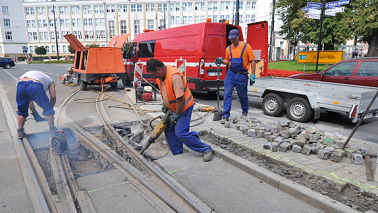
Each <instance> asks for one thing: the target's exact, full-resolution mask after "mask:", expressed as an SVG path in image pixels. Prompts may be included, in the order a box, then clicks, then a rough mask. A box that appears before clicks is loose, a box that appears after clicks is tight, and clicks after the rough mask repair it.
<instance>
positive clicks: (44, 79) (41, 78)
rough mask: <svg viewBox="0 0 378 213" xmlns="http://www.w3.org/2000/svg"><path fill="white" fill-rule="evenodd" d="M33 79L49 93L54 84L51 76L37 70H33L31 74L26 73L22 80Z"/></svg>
mask: <svg viewBox="0 0 378 213" xmlns="http://www.w3.org/2000/svg"><path fill="white" fill-rule="evenodd" d="M21 78H32V79H35V80H37V81H38V82H39V83H41V84H42V85H43V89H44V90H45V91H47V90H48V89H49V86H50V84H51V83H52V82H53V80H52V78H50V76H48V75H46V74H45V73H43V72H41V71H37V70H31V71H29V72H26V73H24V74H23V75H22V76H21V77H20V78H19V80H20V79H21Z"/></svg>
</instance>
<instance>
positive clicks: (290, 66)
mask: <svg viewBox="0 0 378 213" xmlns="http://www.w3.org/2000/svg"><path fill="white" fill-rule="evenodd" d="M328 66H329V65H324V64H319V65H318V71H322V70H324V69H326V68H327V67H328ZM268 68H269V69H271V70H273V69H277V70H288V71H303V68H304V64H300V63H298V62H296V61H277V62H269V63H268ZM315 71H316V64H306V72H315Z"/></svg>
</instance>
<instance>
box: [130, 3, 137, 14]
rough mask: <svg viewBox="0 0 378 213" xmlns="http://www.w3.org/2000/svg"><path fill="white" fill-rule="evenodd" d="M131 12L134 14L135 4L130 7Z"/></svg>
mask: <svg viewBox="0 0 378 213" xmlns="http://www.w3.org/2000/svg"><path fill="white" fill-rule="evenodd" d="M131 12H136V5H135V4H133V5H131Z"/></svg>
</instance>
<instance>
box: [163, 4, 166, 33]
mask: <svg viewBox="0 0 378 213" xmlns="http://www.w3.org/2000/svg"><path fill="white" fill-rule="evenodd" d="M163 11H164V30H165V29H166V28H165V22H166V20H165V10H164V7H163Z"/></svg>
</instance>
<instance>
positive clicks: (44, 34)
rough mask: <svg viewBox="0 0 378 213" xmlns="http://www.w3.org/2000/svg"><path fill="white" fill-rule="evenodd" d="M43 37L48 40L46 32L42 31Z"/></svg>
mask: <svg viewBox="0 0 378 213" xmlns="http://www.w3.org/2000/svg"><path fill="white" fill-rule="evenodd" d="M43 37H45V41H47V40H49V34H48V32H43Z"/></svg>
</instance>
